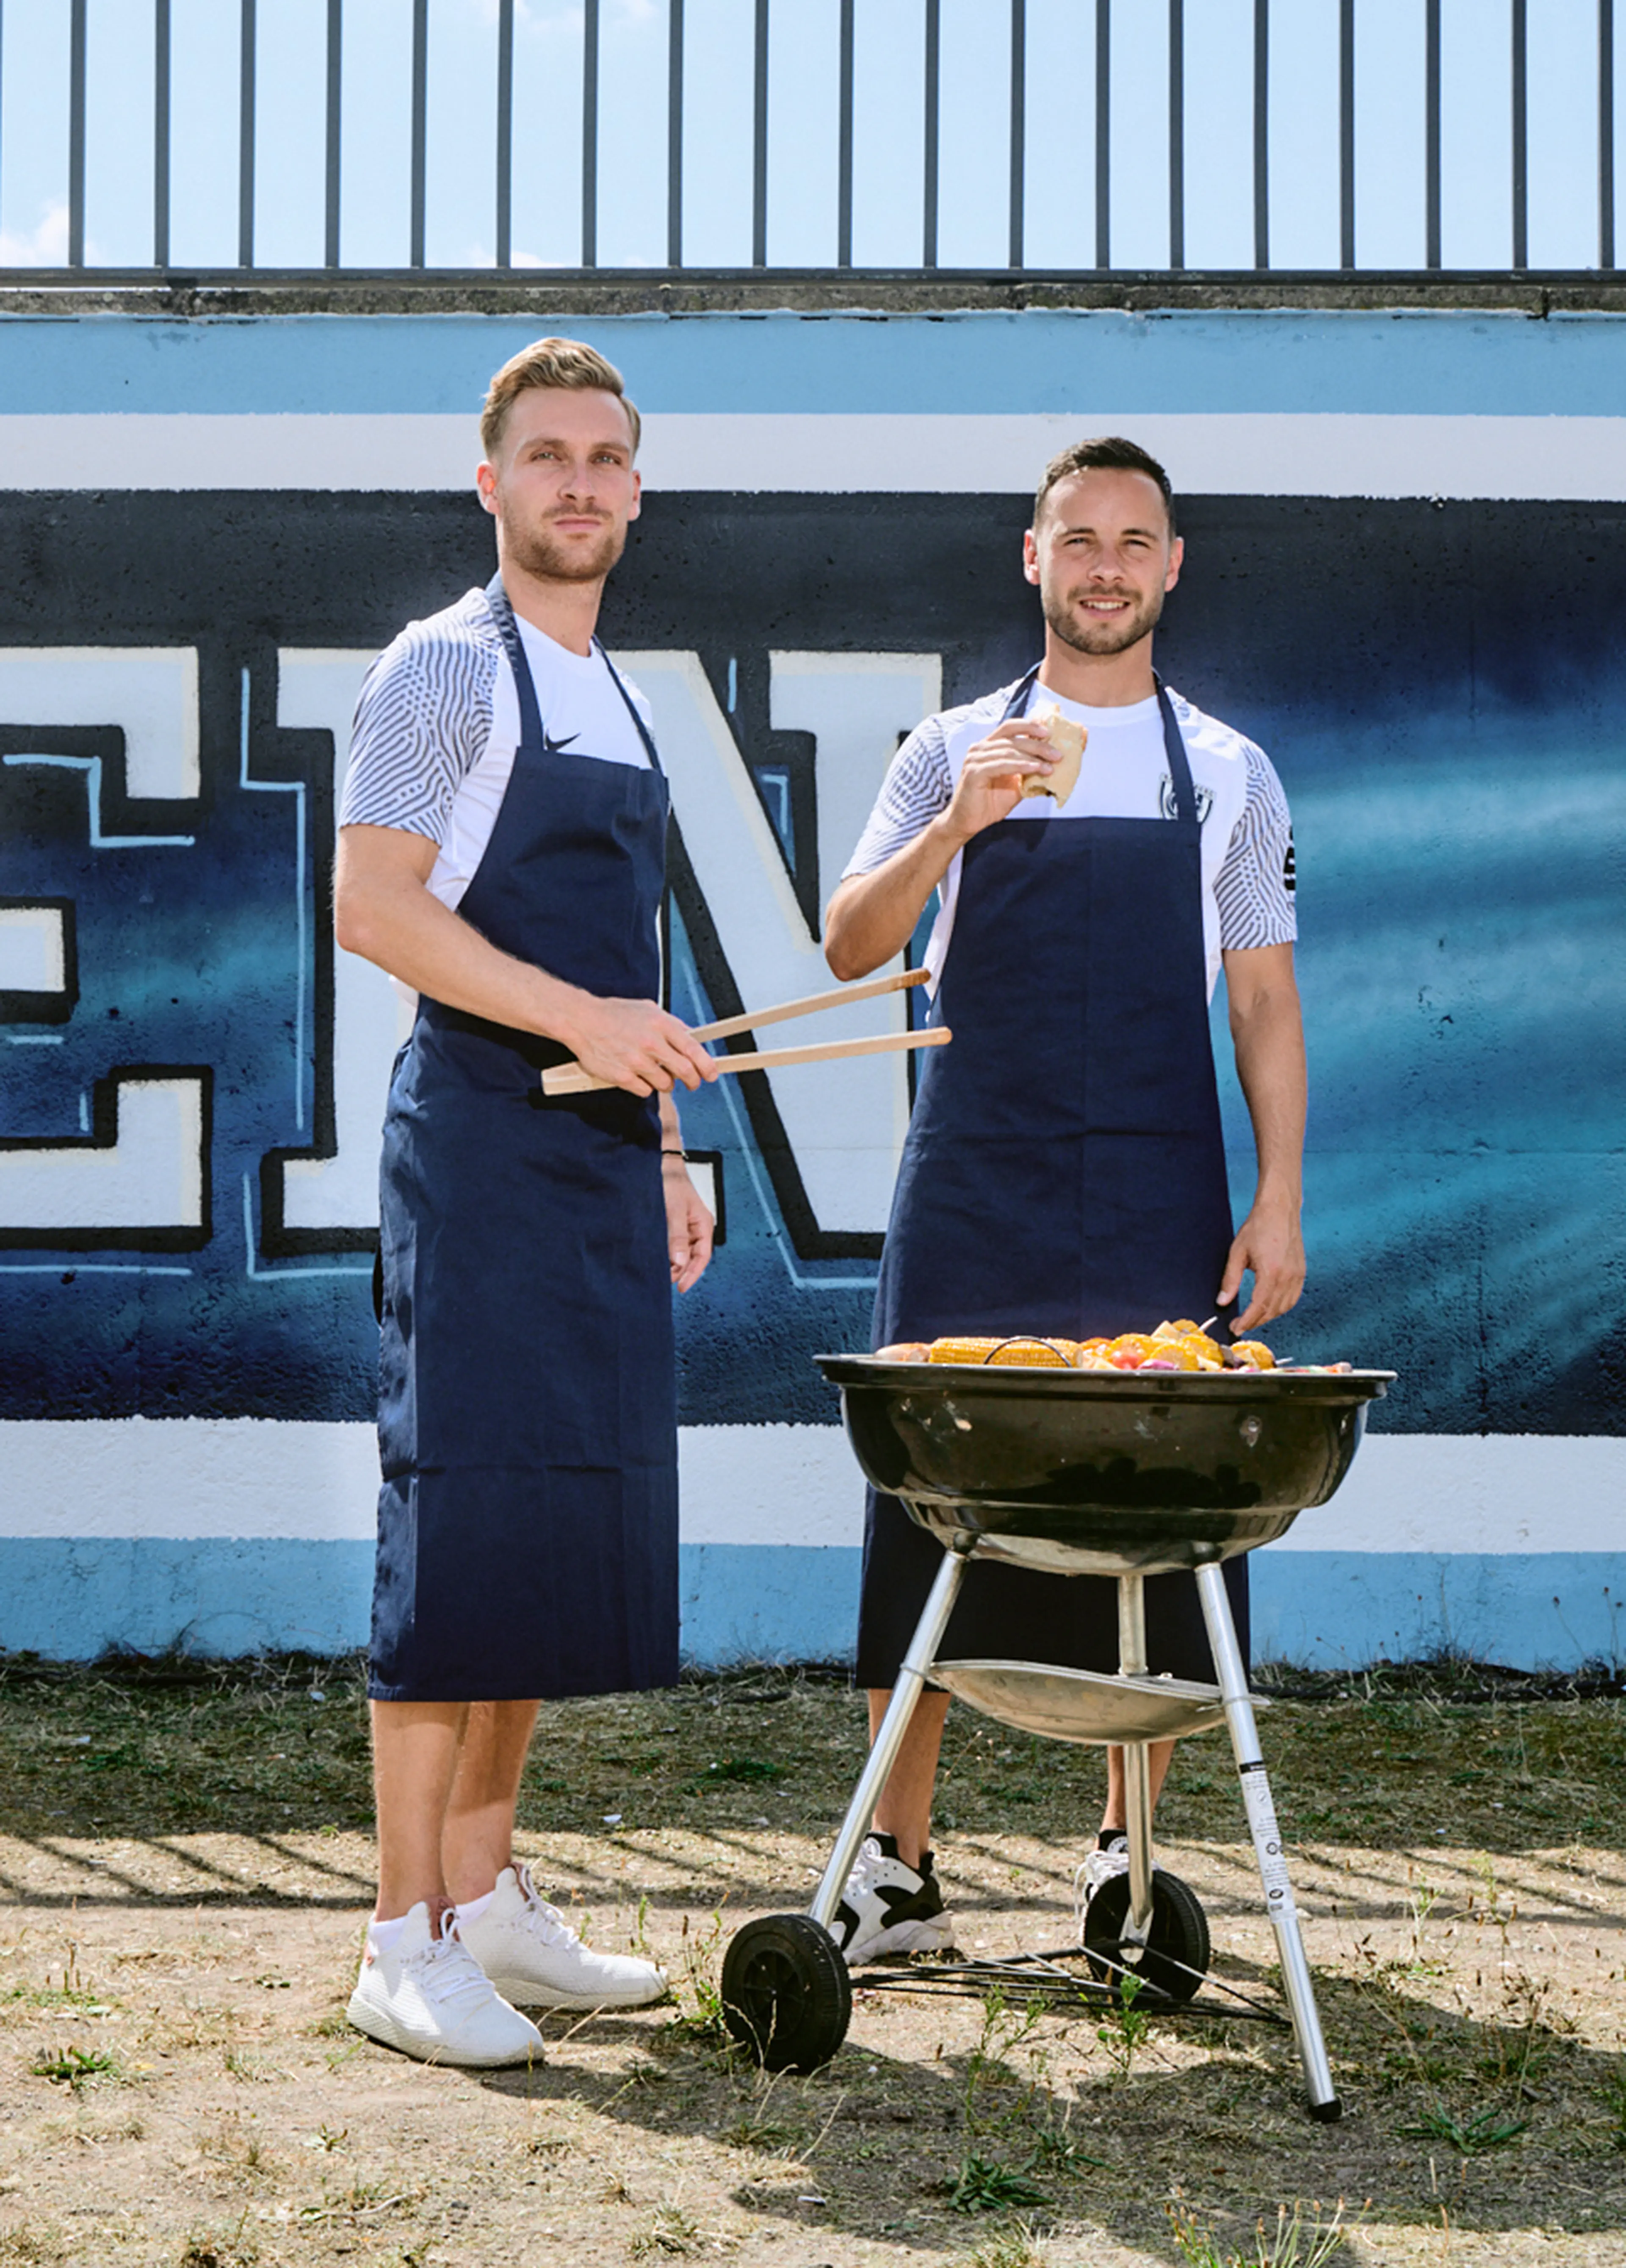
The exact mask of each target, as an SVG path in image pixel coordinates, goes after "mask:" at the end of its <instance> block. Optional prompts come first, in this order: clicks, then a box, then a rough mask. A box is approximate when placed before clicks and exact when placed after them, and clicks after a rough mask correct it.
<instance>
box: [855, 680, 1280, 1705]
mask: <svg viewBox="0 0 1626 2268" xmlns="http://www.w3.org/2000/svg"><path fill="white" fill-rule="evenodd" d="M1037 675H1038V672H1037V670H1032V671H1030V672H1029V673H1028V674H1027V676H1026V678H1024V679H1023V680H1022V681H1021V683H1020V684H1019V686H1018V687H1017V689H1016V691H1015V692H1014V694H1013V695H1012V698H1011V701H1010V703H1009V704H1008V705H1007V707H1006V710H1005V712H1004V713H1005V716H1006V717H1012V716H1019V715H1021V714H1024V713H1025V711H1026V707H1027V703H1028V701H1029V699H1030V697H1031V694H1032V690H1033V687H1034V681H1035V680H1036V678H1037ZM1157 697H1158V706H1159V711H1160V713H1161V716H1162V719H1163V739H1164V745H1165V747H1166V750H1167V754H1168V763H1169V777H1170V779H1171V782H1172V784H1173V787H1174V808H1175V816H1174V818H1173V819H1172V820H1170V819H1060V818H1057V819H1048V820H1028V819H1019V820H1012V819H1005V820H1001V821H997V823H996V824H995V825H994V826H992V827H989V828H984V829H983V831H982V833H981V834H980V835H975V836H972V838H971V840H970V841H969V842H968V843H967V845H966V847H965V850H964V852H963V853H962V858H961V865H960V894H959V898H958V901H957V903H956V906H955V909H954V926H953V932H952V933H951V936H950V939H949V947H948V954H947V958H946V960H945V964H944V968H943V971H942V976H941V980H940V982H939V983H938V994H937V999H936V1001H935V1003H934V1005H933V1011H932V1020H933V1021H934V1022H942V1023H945V1024H947V1025H948V1026H949V1027H951V1028H952V1030H953V1035H954V1042H953V1046H952V1047H947V1048H943V1049H933V1050H932V1051H931V1052H930V1053H929V1054H928V1055H926V1056H924V1057H922V1058H921V1059H920V1060H921V1064H922V1069H921V1073H920V1080H919V1085H918V1088H917V1090H916V1102H915V1108H914V1113H913V1116H911V1118H910V1121H909V1138H908V1140H907V1141H906V1143H905V1145H904V1150H903V1160H902V1164H901V1167H900V1170H899V1175H898V1185H897V1189H896V1192H895V1194H894V1200H893V1208H892V1220H891V1225H890V1226H889V1227H888V1229H887V1242H886V1247H885V1249H884V1251H883V1254H882V1256H881V1265H880V1280H879V1285H878V1287H877V1292H876V1301H875V1327H874V1330H875V1336H874V1344H876V1345H877V1346H878V1347H879V1346H887V1345H889V1344H894V1342H896V1341H898V1340H902V1339H934V1338H938V1337H945V1336H948V1335H950V1334H955V1335H957V1334H960V1333H966V1332H975V1333H979V1334H982V1335H984V1336H986V1335H988V1334H990V1333H992V1334H997V1335H999V1336H1002V1337H1003V1336H1004V1335H1006V1334H1012V1333H1015V1332H1018V1331H1036V1332H1040V1333H1045V1332H1054V1333H1056V1334H1057V1335H1058V1336H1061V1337H1067V1338H1091V1337H1096V1336H1097V1335H1099V1334H1111V1335H1114V1336H1115V1335H1116V1334H1117V1333H1118V1332H1120V1331H1127V1330H1151V1329H1155V1328H1156V1327H1157V1325H1158V1324H1159V1323H1160V1322H1164V1321H1166V1320H1173V1319H1174V1318H1175V1317H1177V1316H1182V1315H1184V1316H1189V1317H1190V1318H1191V1319H1192V1320H1193V1321H1194V1322H1203V1321H1204V1320H1205V1319H1206V1318H1207V1317H1209V1316H1210V1315H1211V1314H1213V1312H1214V1310H1215V1307H1216V1306H1217V1304H1218V1288H1219V1282H1220V1278H1221V1277H1222V1276H1223V1274H1224V1273H1225V1261H1226V1259H1227V1257H1228V1256H1229V1253H1230V1249H1231V1242H1232V1222H1231V1201H1230V1196H1229V1192H1228V1190H1227V1188H1226V1182H1225V1145H1224V1141H1223V1138H1222V1136H1221V1130H1220V1116H1219V1094H1218V1086H1217V1085H1216V1082H1215V1077H1214V1052H1213V1046H1212V1043H1211V1042H1210V1037H1209V1023H1208V982H1207V955H1206V948H1205V946H1204V943H1203V836H1202V828H1201V825H1200V823H1199V821H1198V819H1197V810H1196V793H1195V791H1194V790H1193V787H1192V784H1191V767H1190V765H1189V763H1188V762H1187V759H1186V750H1185V745H1184V743H1183V741H1182V740H1181V735H1180V727H1179V725H1177V724H1176V722H1175V719H1174V709H1173V707H1172V705H1171V703H1170V701H1169V697H1168V696H1167V694H1166V692H1165V691H1164V689H1163V687H1162V685H1161V684H1159V685H1158V688H1157ZM1226 1320H1227V1322H1228V1321H1229V1314H1227V1318H1226ZM942 1557H943V1554H942V1546H941V1545H940V1544H938V1543H936V1542H934V1541H933V1539H932V1538H931V1536H930V1535H927V1534H926V1532H925V1530H924V1529H923V1528H917V1527H916V1525H915V1523H914V1521H911V1520H910V1518H909V1514H908V1513H906V1512H905V1510H904V1509H903V1506H901V1504H900V1503H899V1501H898V1499H896V1498H895V1497H888V1496H881V1495H879V1494H877V1492H876V1491H873V1490H872V1491H870V1496H869V1506H868V1514H867V1518H866V1521H865V1546H864V1589H863V1595H862V1600H861V1603H860V1608H859V1622H858V1661H857V1678H858V1683H860V1684H862V1685H869V1686H887V1685H890V1684H891V1683H892V1682H893V1680H894V1676H895V1675H896V1673H897V1667H898V1663H899V1662H900V1661H901V1659H902V1655H903V1652H904V1649H905V1647H906V1646H908V1643H909V1638H910V1637H911V1635H912V1634H913V1631H914V1629H915V1624H916V1622H917V1620H918V1619H919V1616H920V1612H921V1609H922V1607H923V1605H924V1603H925V1599H926V1593H927V1591H928V1589H929V1588H930V1587H931V1580H932V1578H933V1577H934V1576H935V1574H936V1573H937V1571H938V1567H939V1566H940V1565H941V1564H942ZM1225 1580H1226V1584H1227V1587H1228V1588H1229V1590H1230V1593H1231V1602H1232V1613H1233V1614H1234V1615H1235V1617H1236V1622H1237V1632H1238V1638H1239V1642H1240V1645H1241V1647H1242V1651H1243V1655H1244V1659H1246V1658H1247V1561H1246V1559H1245V1558H1237V1559H1233V1560H1232V1561H1230V1562H1228V1563H1227V1565H1226V1567H1225ZM1145 1599H1146V1646H1147V1658H1148V1660H1149V1661H1150V1663H1151V1668H1152V1669H1153V1670H1154V1671H1167V1672H1169V1673H1170V1674H1171V1675H1174V1676H1179V1677H1195V1678H1201V1679H1203V1680H1209V1679H1211V1677H1212V1675H1213V1669H1212V1664H1211V1660H1210V1653H1209V1646H1208V1638H1207V1634H1206V1632H1205V1631H1204V1629H1203V1616H1202V1611H1201V1609H1200V1607H1199V1605H1198V1602H1197V1590H1196V1583H1195V1581H1194V1580H1193V1579H1192V1577H1191V1576H1190V1575H1188V1574H1184V1573H1181V1574H1172V1575H1156V1576H1152V1577H1151V1579H1150V1580H1148V1581H1147V1584H1146V1591H1145ZM938 1652H939V1653H940V1655H941V1656H942V1657H943V1659H945V1660H961V1661H964V1660H975V1659H983V1660H987V1659H990V1658H991V1659H1004V1660H1011V1661H1047V1662H1055V1663H1056V1664H1058V1665H1060V1666H1062V1667H1063V1668H1076V1669H1094V1670H1105V1671H1107V1672H1112V1671H1115V1670H1116V1668H1117V1667H1118V1607H1117V1586H1116V1584H1115V1582H1114V1581H1112V1580H1108V1579H1104V1578H1101V1577H1097V1576H1088V1575H1070V1576H1061V1575H1048V1574H1041V1573H1037V1572H1033V1571H1031V1570H1029V1569H1026V1568H1020V1567H1002V1566H998V1565H994V1564H993V1563H991V1562H990V1561H985V1560H974V1561H973V1562H972V1564H971V1565H970V1567H969V1568H968V1571H967V1575H966V1580H965V1584H964V1587H963V1588H962V1589H961V1591H960V1598H959V1601H958V1602H957V1604H956V1606H955V1609H954V1612H953V1617H952V1619H951V1620H950V1623H949V1625H948V1630H947V1632H946V1634H945V1638H944V1640H943V1643H942V1646H940V1647H939V1649H938Z"/></svg>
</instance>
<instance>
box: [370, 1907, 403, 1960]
mask: <svg viewBox="0 0 1626 2268" xmlns="http://www.w3.org/2000/svg"><path fill="white" fill-rule="evenodd" d="M406 1926H407V1917H406V1915H405V1914H397V1915H396V1916H395V1918H394V1920H393V1921H370V1922H369V1923H368V1924H367V1942H368V1943H369V1944H370V1945H371V1946H372V1949H373V1951H374V1952H375V1953H388V1952H389V1951H390V1949H391V1948H392V1947H393V1946H394V1945H395V1944H396V1943H397V1942H398V1941H399V1940H400V1937H401V1931H402V1930H403V1929H405V1927H406Z"/></svg>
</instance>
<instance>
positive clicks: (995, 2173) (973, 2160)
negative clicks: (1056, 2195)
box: [944, 2150, 1049, 2213]
mask: <svg viewBox="0 0 1626 2268" xmlns="http://www.w3.org/2000/svg"><path fill="white" fill-rule="evenodd" d="M944 2187H945V2190H946V2191H947V2193H948V2209H949V2211H950V2212H951V2213H1004V2212H1006V2211H1007V2210H1008V2209H1009V2208H1010V2207H1011V2206H1012V2205H1048V2202H1049V2199H1048V2198H1047V2197H1046V2195H1045V2193H1044V2191H1042V2190H1041V2188H1040V2187H1039V2185H1038V2183H1036V2182H1032V2181H1029V2179H1028V2178H1027V2175H1026V2170H1025V2169H1020V2168H1018V2167H1015V2166H1007V2165H1003V2164H1002V2163H1001V2162H1000V2161H999V2160H998V2159H997V2158H984V2157H982V2156H980V2155H979V2154H977V2153H976V2152H975V2151H972V2150H968V2151H967V2153H966V2154H965V2156H964V2157H963V2158H962V2159H961V2160H960V2171H959V2172H958V2174H956V2176H954V2179H953V2181H952V2182H947V2183H945V2184H944Z"/></svg>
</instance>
